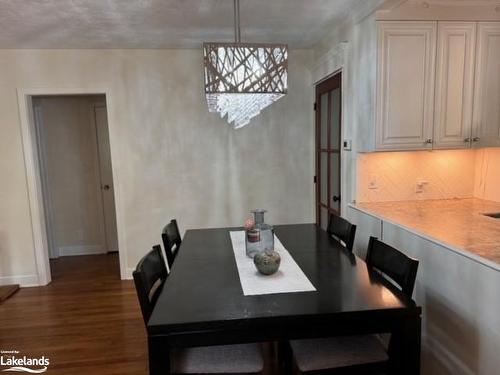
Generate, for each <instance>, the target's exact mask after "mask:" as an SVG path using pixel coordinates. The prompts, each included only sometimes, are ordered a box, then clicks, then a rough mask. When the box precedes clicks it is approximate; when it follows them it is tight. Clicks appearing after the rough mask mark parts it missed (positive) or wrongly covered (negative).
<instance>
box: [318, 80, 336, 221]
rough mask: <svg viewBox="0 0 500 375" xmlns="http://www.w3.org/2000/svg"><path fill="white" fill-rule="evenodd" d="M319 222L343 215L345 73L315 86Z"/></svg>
mask: <svg viewBox="0 0 500 375" xmlns="http://www.w3.org/2000/svg"><path fill="white" fill-rule="evenodd" d="M315 107H316V223H317V224H318V225H319V226H320V227H321V228H323V229H326V227H327V226H328V217H329V216H330V214H331V213H335V214H337V215H340V207H341V204H340V202H341V198H342V197H341V194H340V186H341V185H340V178H341V175H340V171H341V139H342V136H341V132H342V123H341V121H342V113H341V112H342V110H341V108H342V73H341V72H339V73H336V74H335V75H333V76H332V77H330V78H328V79H327V80H325V81H323V82H321V83H319V84H317V85H316V105H315Z"/></svg>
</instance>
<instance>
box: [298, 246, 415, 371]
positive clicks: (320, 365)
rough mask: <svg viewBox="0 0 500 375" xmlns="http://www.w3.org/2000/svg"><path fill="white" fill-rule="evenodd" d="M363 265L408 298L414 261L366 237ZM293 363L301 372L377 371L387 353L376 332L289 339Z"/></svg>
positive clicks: (384, 363) (382, 368)
mask: <svg viewBox="0 0 500 375" xmlns="http://www.w3.org/2000/svg"><path fill="white" fill-rule="evenodd" d="M366 264H367V266H368V267H369V269H370V272H375V273H377V274H378V275H380V276H381V277H383V278H384V279H387V280H388V281H389V282H391V285H395V286H397V287H398V289H400V291H401V292H402V293H403V294H405V295H406V297H407V298H410V299H411V297H412V294H413V288H414V286H415V278H416V275H417V269H418V260H416V259H412V258H410V257H408V256H406V255H405V254H403V253H402V252H400V251H399V250H397V249H395V248H393V247H391V246H389V245H387V244H385V243H383V242H381V241H379V240H378V239H377V238H375V237H370V240H369V243H368V251H367V256H366ZM290 347H291V352H292V355H293V360H294V363H293V364H294V366H295V368H296V370H298V372H299V373H302V374H310V375H311V374H327V373H328V374H381V373H385V372H386V371H387V370H388V365H389V355H388V353H387V346H386V345H385V343H384V340H383V339H382V338H381V337H380V336H379V335H357V336H344V337H332V338H320V339H308V340H294V341H291V342H290Z"/></svg>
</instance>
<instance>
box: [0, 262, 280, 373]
mask: <svg viewBox="0 0 500 375" xmlns="http://www.w3.org/2000/svg"><path fill="white" fill-rule="evenodd" d="M51 269H52V283H51V284H49V285H48V286H45V287H36V288H21V289H20V290H19V291H18V292H17V293H16V294H15V295H14V296H12V297H11V298H10V299H8V300H7V301H5V302H4V303H2V304H0V350H17V351H19V356H23V355H26V356H27V357H41V356H45V357H46V358H49V360H50V365H49V369H48V371H47V372H46V374H51V375H52V374H53V375H63V374H64V375H77V374H78V375H79V374H82V375H83V374H85V375H87V374H99V375H128V374H134V375H147V374H148V363H147V342H146V331H145V328H144V323H143V321H142V316H141V312H140V308H139V304H138V302H137V296H136V293H135V288H134V283H133V281H128V280H127V281H121V280H120V277H119V275H120V271H119V264H118V254H107V255H89V256H76V257H62V258H59V259H57V260H52V261H51ZM265 348H266V359H267V361H266V362H267V364H266V370H265V374H274V373H276V372H277V371H276V361H275V359H274V357H275V356H274V355H273V354H272V353H273V350H272V348H271V346H266V347H265Z"/></svg>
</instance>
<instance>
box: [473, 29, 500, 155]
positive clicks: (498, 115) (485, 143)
mask: <svg viewBox="0 0 500 375" xmlns="http://www.w3.org/2000/svg"><path fill="white" fill-rule="evenodd" d="M473 127H474V130H473V146H474V147H491V146H500V23H499V22H480V23H479V25H478V37H477V58H476V89H475V92H474V116H473Z"/></svg>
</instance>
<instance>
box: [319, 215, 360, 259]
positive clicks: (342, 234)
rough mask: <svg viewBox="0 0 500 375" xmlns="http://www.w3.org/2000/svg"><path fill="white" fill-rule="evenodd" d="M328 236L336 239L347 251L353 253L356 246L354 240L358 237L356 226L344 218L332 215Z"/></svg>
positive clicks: (329, 221)
mask: <svg viewBox="0 0 500 375" xmlns="http://www.w3.org/2000/svg"><path fill="white" fill-rule="evenodd" d="M326 231H327V232H328V234H329V235H330V236H332V237H334V238H335V239H336V240H337V241H338V242H340V243H341V244H342V245H344V246H345V248H346V249H348V250H349V251H352V247H353V246H354V238H355V236H356V225H354V224H351V223H350V222H349V221H347V220H346V219H344V218H343V217H341V216H339V215H336V214H330V218H329V220H328V228H327V230H326Z"/></svg>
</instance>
